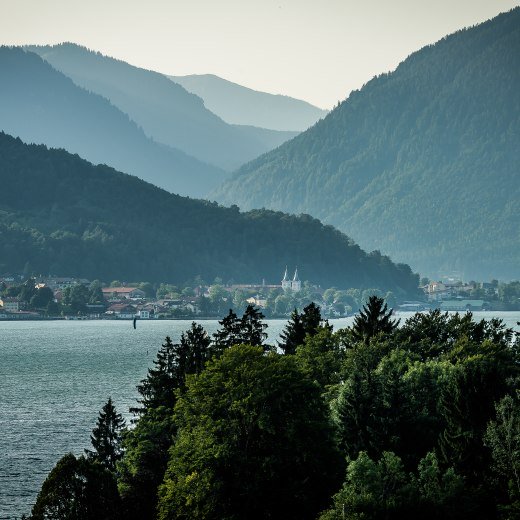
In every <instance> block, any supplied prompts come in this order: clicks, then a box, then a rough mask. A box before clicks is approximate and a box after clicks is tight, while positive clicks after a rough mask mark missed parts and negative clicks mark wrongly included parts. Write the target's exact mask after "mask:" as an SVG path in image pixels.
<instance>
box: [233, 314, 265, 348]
mask: <svg viewBox="0 0 520 520" xmlns="http://www.w3.org/2000/svg"><path fill="white" fill-rule="evenodd" d="M263 318H264V315H263V314H262V312H261V311H259V310H258V309H255V307H254V306H253V305H248V306H247V307H246V310H245V312H244V314H243V316H242V318H241V320H240V331H239V342H240V343H243V344H245V345H252V346H254V347H260V346H263V343H264V341H265V340H266V339H267V333H266V332H264V331H265V329H266V328H267V325H266V324H265V323H263V322H262V320H263Z"/></svg>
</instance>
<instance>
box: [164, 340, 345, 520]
mask: <svg viewBox="0 0 520 520" xmlns="http://www.w3.org/2000/svg"><path fill="white" fill-rule="evenodd" d="M175 411H176V421H177V422H178V424H179V427H180V432H179V435H178V437H177V439H176V442H175V444H174V446H173V448H172V450H171V452H170V462H169V465H168V471H167V473H166V478H165V481H164V484H163V486H162V487H161V489H160V501H159V514H158V518H159V519H161V520H167V519H174V518H184V519H215V520H217V519H221V518H227V519H230V520H231V519H236V520H239V519H244V518H248V519H264V518H286V519H296V518H312V517H313V516H314V515H316V514H317V513H318V512H319V510H320V507H323V506H324V505H325V504H326V501H327V498H326V497H327V496H328V495H329V494H330V492H331V490H333V489H334V487H335V486H337V485H338V482H339V480H338V473H339V470H340V468H341V465H342V464H341V457H340V455H339V453H338V452H336V450H335V446H334V441H333V435H332V429H331V427H330V424H329V421H328V418H327V413H326V408H325V403H323V402H322V400H321V398H320V394H319V391H318V388H317V387H316V386H315V385H314V384H313V383H312V382H311V381H310V380H308V379H306V378H305V377H304V376H303V375H302V373H301V372H300V370H299V369H298V368H297V365H296V363H295V360H294V359H293V358H290V357H289V356H279V355H275V354H271V355H268V356H264V355H263V350H262V349H261V348H258V347H250V346H244V345H239V346H235V347H232V348H230V349H228V350H226V352H224V354H223V356H222V357H221V358H220V359H218V360H216V361H214V362H212V363H210V364H209V365H208V367H207V369H206V370H205V371H204V372H202V373H201V375H200V376H199V377H198V378H192V379H189V380H188V389H187V392H186V394H185V395H184V396H183V397H182V399H181V400H180V401H179V402H178V403H177V406H176V408H175Z"/></svg>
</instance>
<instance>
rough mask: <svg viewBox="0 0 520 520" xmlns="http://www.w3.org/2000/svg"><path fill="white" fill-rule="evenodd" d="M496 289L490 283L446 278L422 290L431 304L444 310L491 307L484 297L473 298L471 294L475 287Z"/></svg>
mask: <svg viewBox="0 0 520 520" xmlns="http://www.w3.org/2000/svg"><path fill="white" fill-rule="evenodd" d="M478 288H480V289H486V290H494V289H493V286H492V285H491V284H489V283H485V282H484V283H479V284H476V283H475V282H471V283H463V282H462V281H460V280H445V281H438V282H435V281H434V282H429V283H428V284H426V285H425V286H424V287H422V290H423V291H424V294H425V296H426V298H427V300H428V302H429V303H430V306H432V307H436V308H439V309H441V310H443V311H459V312H460V311H461V312H464V311H486V310H489V309H490V304H489V302H487V301H485V300H482V299H472V298H470V294H471V293H472V292H474V291H475V289H478Z"/></svg>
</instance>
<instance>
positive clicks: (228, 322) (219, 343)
mask: <svg viewBox="0 0 520 520" xmlns="http://www.w3.org/2000/svg"><path fill="white" fill-rule="evenodd" d="M218 323H219V325H220V328H219V329H218V330H217V332H215V334H213V346H214V350H215V353H216V354H222V352H224V350H226V349H228V348H229V347H232V346H233V345H237V344H238V343H240V340H239V330H240V319H239V317H238V316H237V315H236V314H235V313H234V312H233V309H229V313H228V315H227V316H226V317H225V318H223V319H222V320H221V321H219V322H218Z"/></svg>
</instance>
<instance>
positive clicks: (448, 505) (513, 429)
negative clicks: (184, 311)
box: [34, 298, 520, 520]
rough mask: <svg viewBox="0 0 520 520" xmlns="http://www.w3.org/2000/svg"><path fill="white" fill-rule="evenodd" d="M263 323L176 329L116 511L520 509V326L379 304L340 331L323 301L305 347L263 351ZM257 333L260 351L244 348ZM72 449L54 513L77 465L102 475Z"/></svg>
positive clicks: (120, 467) (138, 422) (56, 477)
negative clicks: (406, 313) (405, 312)
mask: <svg viewBox="0 0 520 520" xmlns="http://www.w3.org/2000/svg"><path fill="white" fill-rule="evenodd" d="M296 317H298V320H296V319H295V318H296ZM260 318H261V315H260V314H259V313H258V311H256V310H255V309H254V308H252V307H251V308H248V309H246V312H245V313H244V315H243V316H242V318H239V317H238V316H237V315H236V314H235V313H234V312H233V311H230V312H229V314H228V315H227V316H226V317H225V318H224V319H223V320H222V321H221V322H220V325H221V328H220V329H219V331H218V332H217V333H216V334H215V335H214V336H213V338H209V336H208V335H207V334H206V333H205V332H204V329H203V328H202V327H201V326H200V325H197V324H195V323H193V324H192V327H191V329H190V330H189V331H187V332H186V333H185V334H183V335H182V337H181V342H180V343H179V344H173V343H172V342H171V341H170V340H169V338H167V340H166V342H165V343H164V345H163V347H162V348H161V350H160V351H159V353H158V356H157V360H156V362H155V367H154V368H153V369H150V371H149V373H148V377H147V378H146V379H145V380H144V381H142V382H141V384H140V385H139V387H138V389H139V392H140V394H141V396H142V399H141V405H142V407H141V408H139V409H137V416H136V419H135V424H134V427H133V428H129V429H128V430H127V431H126V433H125V434H124V442H123V448H124V454H123V458H122V460H121V461H119V462H118V464H117V465H116V472H115V475H116V478H117V480H118V486H119V492H120V497H119V495H118V494H117V493H115V494H114V493H113V488H110V486H108V487H107V488H106V490H104V489H100V490H99V492H100V493H105V492H106V493H107V494H106V497H107V498H106V500H110V504H108V506H107V511H115V512H120V513H122V514H123V516H124V518H125V519H128V520H134V519H135V520H153V519H156V518H158V519H160V520H175V519H185V520H188V519H190V520H191V519H197V518H200V519H215V520H217V519H230V520H231V519H236V520H241V519H245V518H248V519H257V518H258V519H265V518H270V519H273V520H278V519H279V520H282V519H293V518H294V519H296V518H298V519H308V520H311V519H316V518H320V519H321V520H361V519H364V520H379V519H381V520H402V519H407V518H425V519H427V520H430V519H431V520H433V519H437V518H447V519H453V520H455V519H457V520H458V519H461V520H470V519H471V520H516V518H518V512H519V511H520V487H519V484H520V480H519V478H518V474H519V471H520V466H519V464H520V429H519V428H520V406H519V400H518V399H519V394H518V388H519V382H520V334H516V335H515V334H514V333H513V331H512V330H510V329H506V328H505V326H504V325H503V323H502V322H501V321H500V320H497V319H492V320H490V321H485V320H481V321H479V322H476V321H473V316H472V315H471V314H470V313H468V314H466V315H462V316H461V315H459V314H455V315H448V314H447V313H444V314H442V313H441V312H440V311H432V312H430V313H425V314H416V315H415V316H413V317H412V318H410V319H409V320H407V321H406V322H405V323H404V324H403V325H402V326H401V327H400V328H397V327H396V325H397V324H396V323H395V322H393V321H392V320H390V319H389V315H388V311H387V308H386V305H385V304H384V302H383V301H382V300H381V299H379V298H371V299H369V303H368V304H367V306H366V308H365V310H364V312H363V314H362V315H360V318H359V319H358V320H357V321H356V323H354V324H353V326H352V327H348V328H346V329H342V330H339V331H337V332H334V331H333V329H332V327H331V326H330V325H328V324H327V323H326V322H323V321H322V320H321V315H320V312H319V308H317V307H315V306H313V307H311V308H307V309H306V311H305V312H303V313H302V314H299V313H297V312H296V313H295V314H294V315H293V319H292V320H291V322H290V323H289V324H288V326H287V327H286V330H285V332H284V338H285V339H284V340H282V343H281V345H284V343H283V342H284V341H286V339H287V338H291V341H292V340H295V338H296V336H295V335H294V334H292V333H291V330H292V329H293V328H295V326H296V325H295V324H296V323H301V322H302V321H303V322H307V323H308V324H309V330H308V332H307V333H306V334H305V335H304V336H303V337H302V336H301V335H300V338H301V339H300V340H301V342H302V343H301V344H299V345H297V346H296V347H295V349H294V353H291V352H290V351H289V350H288V349H285V352H283V351H282V349H280V352H276V351H274V349H267V348H266V347H265V345H262V343H263V341H264V338H263V335H262V334H263V330H264V327H263V326H262V323H261V320H260ZM298 330H299V325H298ZM247 337H249V338H250V340H251V342H253V343H256V346H254V345H244V344H238V345H236V344H235V345H233V341H239V339H240V338H247ZM291 349H292V347H291ZM96 431H97V429H96V430H95V432H96ZM71 457H72V456H68V458H67V457H65V459H64V461H66V463H65V462H64V461H61V462H60V463H59V464H58V467H61V466H65V467H69V466H71V467H72V468H73V471H70V470H60V471H58V470H57V469H56V470H53V472H52V473H51V475H50V476H49V479H48V480H49V481H50V482H51V483H46V484H45V485H44V488H42V492H41V493H40V497H39V499H38V503H39V504H40V506H39V507H40V508H41V507H42V506H41V504H54V503H57V504H60V507H69V505H70V501H71V496H73V497H74V496H76V495H75V493H77V486H78V479H77V477H76V474H77V473H78V472H79V473H80V474H82V475H83V473H84V474H85V476H84V478H83V480H82V482H83V484H82V485H84V486H86V487H87V488H89V486H90V473H88V472H89V471H94V470H95V469H96V468H101V465H100V464H99V463H98V462H95V463H92V462H90V461H87V460H85V459H80V460H79V461H76V459H74V457H72V459H71ZM69 459H70V460H69ZM87 463H88V464H91V465H90V466H85V468H86V469H85V468H83V466H82V465H83V464H87ZM78 464H79V465H80V466H81V467H80V469H79V470H77V469H75V468H76V465H78ZM92 464H94V465H93V466H92ZM82 468H83V469H82ZM345 469H346V473H344V472H345ZM87 470H88V471H87ZM96 471H98V470H96ZM81 472H83V473H81ZM107 474H108V475H111V473H110V472H106V473H104V475H105V477H107V478H108V476H107ZM342 475H345V477H344V482H343V485H341V480H342ZM51 477H52V478H51ZM80 480H81V479H80ZM103 482H104V481H103ZM107 482H108V483H109V481H107ZM107 485H108V484H107ZM71 489H72V491H70V490H71ZM110 489H112V491H110ZM50 490H51V491H50ZM52 490H55V491H52ZM85 496H88V493H87V495H85ZM102 496H103V497H105V495H102ZM110 497H112V498H110ZM84 500H86V498H83V497H82V499H81V500H79V502H78V503H80V504H83V501H84ZM87 502H88V501H87ZM89 503H90V502H89ZM45 507H50V506H45ZM34 511H36V506H35V510H34ZM36 518H41V517H37V516H35V517H34V519H36ZM51 518H54V517H51ZM64 518H69V517H67V516H64ZM81 518H83V517H81ZM87 518H90V517H87Z"/></svg>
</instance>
